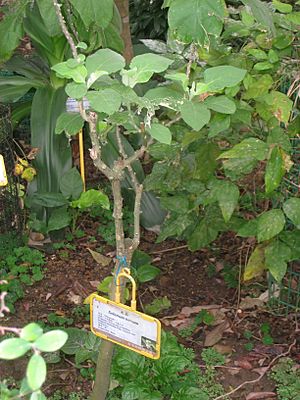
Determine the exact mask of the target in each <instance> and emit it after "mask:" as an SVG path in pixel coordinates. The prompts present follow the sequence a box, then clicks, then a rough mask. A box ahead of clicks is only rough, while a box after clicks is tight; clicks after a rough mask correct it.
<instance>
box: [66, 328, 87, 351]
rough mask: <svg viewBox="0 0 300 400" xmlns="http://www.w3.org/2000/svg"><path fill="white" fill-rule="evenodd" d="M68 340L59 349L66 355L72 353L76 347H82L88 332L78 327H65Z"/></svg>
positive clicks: (76, 349)
mask: <svg viewBox="0 0 300 400" xmlns="http://www.w3.org/2000/svg"><path fill="white" fill-rule="evenodd" d="M66 332H67V335H68V341H67V342H66V343H65V345H64V346H63V347H62V349H61V351H62V352H63V353H65V354H68V355H74V354H76V352H77V351H78V349H80V348H82V347H84V345H85V343H86V342H87V339H88V333H87V332H86V331H83V330H82V329H78V328H67V329H66Z"/></svg>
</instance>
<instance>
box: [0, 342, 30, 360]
mask: <svg viewBox="0 0 300 400" xmlns="http://www.w3.org/2000/svg"><path fill="white" fill-rule="evenodd" d="M30 348H31V345H30V343H28V342H27V340H24V339H20V338H12V339H5V340H2V342H1V343H0V359H2V360H14V359H16V358H19V357H21V356H23V355H24V354H25V353H27V351H28V350H30Z"/></svg>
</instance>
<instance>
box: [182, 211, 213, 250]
mask: <svg viewBox="0 0 300 400" xmlns="http://www.w3.org/2000/svg"><path fill="white" fill-rule="evenodd" d="M218 233H219V231H218V228H217V227H215V226H212V224H211V223H210V221H209V220H207V219H206V218H203V219H202V220H201V221H200V223H199V224H198V226H197V227H196V229H195V230H194V232H193V233H192V234H191V235H190V237H189V239H188V246H189V249H190V250H191V251H196V250H199V249H201V248H203V247H206V246H207V245H209V244H210V243H211V242H213V241H214V240H215V239H216V238H217V236H218Z"/></svg>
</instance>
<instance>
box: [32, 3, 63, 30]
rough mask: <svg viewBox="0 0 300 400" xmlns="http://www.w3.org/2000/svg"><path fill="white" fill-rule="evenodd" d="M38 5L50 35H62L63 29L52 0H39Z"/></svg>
mask: <svg viewBox="0 0 300 400" xmlns="http://www.w3.org/2000/svg"><path fill="white" fill-rule="evenodd" d="M37 5H38V8H39V11H40V14H41V17H42V19H43V23H44V24H45V27H46V29H47V31H48V33H49V35H50V36H59V35H62V30H61V27H60V25H59V22H58V18H57V15H56V12H55V8H54V6H53V3H52V1H49V0H37Z"/></svg>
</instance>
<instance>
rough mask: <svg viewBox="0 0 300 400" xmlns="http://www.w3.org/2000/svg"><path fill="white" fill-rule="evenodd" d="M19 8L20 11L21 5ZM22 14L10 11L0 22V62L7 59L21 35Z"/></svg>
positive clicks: (22, 31)
mask: <svg viewBox="0 0 300 400" xmlns="http://www.w3.org/2000/svg"><path fill="white" fill-rule="evenodd" d="M20 8H21V10H20V11H21V12H22V9H23V7H20ZM22 18H23V16H22V15H20V14H19V13H18V12H14V13H11V14H10V15H8V16H6V17H5V18H3V19H2V21H1V22H0V37H1V46H0V64H2V63H3V62H4V61H6V60H8V59H9V58H10V57H11V55H12V53H13V51H14V50H15V48H16V47H17V46H18V44H19V42H20V40H21V39H22V37H23V34H24V30H23V24H22V22H23V21H22Z"/></svg>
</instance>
